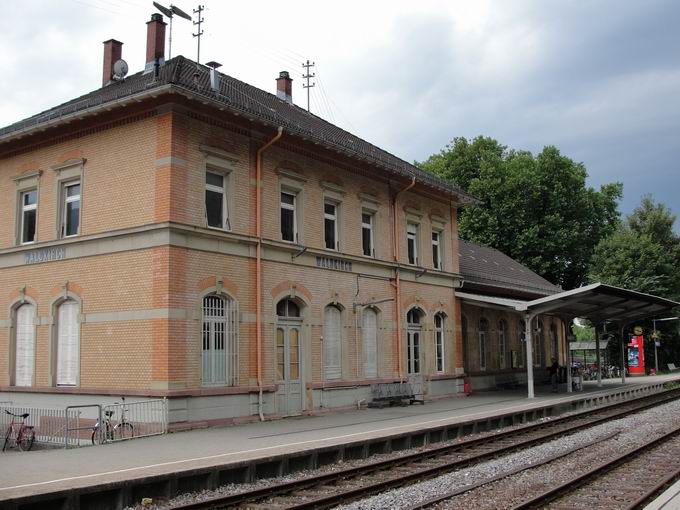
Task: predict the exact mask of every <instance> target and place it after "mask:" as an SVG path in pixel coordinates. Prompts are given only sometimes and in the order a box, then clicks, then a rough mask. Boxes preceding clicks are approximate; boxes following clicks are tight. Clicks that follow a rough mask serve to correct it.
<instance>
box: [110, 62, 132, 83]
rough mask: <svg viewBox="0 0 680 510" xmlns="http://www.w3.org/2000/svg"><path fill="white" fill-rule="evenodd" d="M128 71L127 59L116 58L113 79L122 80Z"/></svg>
mask: <svg viewBox="0 0 680 510" xmlns="http://www.w3.org/2000/svg"><path fill="white" fill-rule="evenodd" d="M127 73H128V65H127V62H125V60H123V59H122V58H121V59H120V60H116V63H115V64H113V79H114V80H116V81H118V80H122V79H123V78H125V76H126V75H127Z"/></svg>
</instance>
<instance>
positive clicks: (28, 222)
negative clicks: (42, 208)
mask: <svg viewBox="0 0 680 510" xmlns="http://www.w3.org/2000/svg"><path fill="white" fill-rule="evenodd" d="M37 215H38V190H35V189H32V190H29V191H24V192H22V193H21V228H20V232H21V234H20V235H21V244H30V243H33V242H35V232H36V226H37Z"/></svg>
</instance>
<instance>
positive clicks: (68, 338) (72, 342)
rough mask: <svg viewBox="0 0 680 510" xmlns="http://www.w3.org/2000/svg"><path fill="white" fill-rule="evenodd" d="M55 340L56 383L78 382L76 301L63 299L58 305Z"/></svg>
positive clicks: (71, 384) (71, 383)
mask: <svg viewBox="0 0 680 510" xmlns="http://www.w3.org/2000/svg"><path fill="white" fill-rule="evenodd" d="M58 321H59V322H58V328H59V330H58V340H57V385H63V386H75V385H76V384H77V383H78V355H79V350H80V349H79V345H78V336H79V335H78V303H76V302H75V301H65V302H64V303H62V304H61V305H60V306H59V318H58Z"/></svg>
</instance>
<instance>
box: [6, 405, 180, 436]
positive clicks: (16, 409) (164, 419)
mask: <svg viewBox="0 0 680 510" xmlns="http://www.w3.org/2000/svg"><path fill="white" fill-rule="evenodd" d="M5 409H7V410H8V411H10V412H12V413H14V414H23V413H28V414H29V416H28V418H27V419H26V424H27V425H30V426H32V427H34V430H35V440H36V442H37V443H42V444H48V445H49V444H53V445H58V446H62V447H65V448H69V447H73V446H82V445H88V444H92V443H93V442H94V443H105V442H112V441H120V440H123V439H132V438H137V437H146V436H153V435H159V434H165V433H166V432H167V431H168V406H167V401H166V399H155V400H143V401H139V402H125V401H124V399H123V402H120V403H114V404H110V405H101V404H85V405H74V406H68V407H66V408H65V409H63V408H62V409H57V408H45V407H27V406H16V405H12V403H11V402H0V433H4V431H5V430H7V427H8V426H9V424H10V421H11V416H9V415H8V414H7V413H5V412H4V410H5ZM100 423H101V424H102V425H98V424H100Z"/></svg>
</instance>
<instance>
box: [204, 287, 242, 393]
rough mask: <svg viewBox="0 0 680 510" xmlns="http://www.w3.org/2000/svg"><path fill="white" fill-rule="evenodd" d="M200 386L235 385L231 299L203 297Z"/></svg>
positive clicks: (235, 323)
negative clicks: (201, 374)
mask: <svg viewBox="0 0 680 510" xmlns="http://www.w3.org/2000/svg"><path fill="white" fill-rule="evenodd" d="M202 312H203V328H202V337H203V352H202V369H203V385H205V386H217V385H230V386H231V385H235V384H236V382H237V373H238V372H237V368H238V359H237V358H238V345H237V338H238V307H237V305H236V302H235V301H234V300H233V299H230V298H227V297H224V296H218V295H215V294H211V295H209V296H206V297H204V298H203V307H202Z"/></svg>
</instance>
